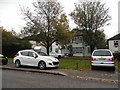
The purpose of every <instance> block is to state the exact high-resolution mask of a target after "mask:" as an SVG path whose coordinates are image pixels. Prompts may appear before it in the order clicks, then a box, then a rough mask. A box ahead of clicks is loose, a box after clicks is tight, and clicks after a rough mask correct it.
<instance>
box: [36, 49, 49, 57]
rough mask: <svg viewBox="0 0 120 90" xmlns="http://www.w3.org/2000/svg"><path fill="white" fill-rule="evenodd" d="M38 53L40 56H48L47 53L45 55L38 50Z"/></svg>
mask: <svg viewBox="0 0 120 90" xmlns="http://www.w3.org/2000/svg"><path fill="white" fill-rule="evenodd" d="M36 52H37V53H38V54H39V55H40V56H48V55H47V54H46V53H44V52H41V51H37V50H36Z"/></svg>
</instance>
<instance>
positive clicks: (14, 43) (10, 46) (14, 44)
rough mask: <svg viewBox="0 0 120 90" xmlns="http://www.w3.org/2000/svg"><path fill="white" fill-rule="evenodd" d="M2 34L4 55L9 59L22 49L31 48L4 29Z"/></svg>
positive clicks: (28, 44) (1, 28)
mask: <svg viewBox="0 0 120 90" xmlns="http://www.w3.org/2000/svg"><path fill="white" fill-rule="evenodd" d="M0 32H2V34H1V36H2V38H1V39H2V40H1V41H2V42H0V45H2V54H3V55H5V56H8V57H11V56H13V55H15V54H16V53H17V51H19V50H22V49H27V48H31V44H30V43H29V42H28V41H26V40H22V39H20V38H18V37H16V36H14V35H13V34H12V32H10V31H7V30H5V29H4V28H3V27H0Z"/></svg>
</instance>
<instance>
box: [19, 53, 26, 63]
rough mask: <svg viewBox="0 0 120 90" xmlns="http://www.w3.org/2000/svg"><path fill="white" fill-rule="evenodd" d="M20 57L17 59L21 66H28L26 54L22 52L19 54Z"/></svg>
mask: <svg viewBox="0 0 120 90" xmlns="http://www.w3.org/2000/svg"><path fill="white" fill-rule="evenodd" d="M20 54H21V56H20V57H19V59H20V61H21V64H22V65H28V52H27V51H22V52H20Z"/></svg>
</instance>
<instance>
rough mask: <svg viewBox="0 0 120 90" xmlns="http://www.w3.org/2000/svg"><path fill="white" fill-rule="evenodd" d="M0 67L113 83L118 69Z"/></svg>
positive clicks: (117, 74)
mask: <svg viewBox="0 0 120 90" xmlns="http://www.w3.org/2000/svg"><path fill="white" fill-rule="evenodd" d="M2 69H7V70H18V71H27V72H37V73H46V74H54V75H61V76H69V77H71V78H78V79H84V80H96V81H102V82H113V83H118V82H119V81H118V76H119V71H118V70H116V71H115V72H113V71H109V70H71V69H60V68H57V69H47V70H39V69H37V68H35V67H21V68H16V67H15V65H14V64H8V65H4V66H2Z"/></svg>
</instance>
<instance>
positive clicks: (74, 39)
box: [72, 36, 83, 44]
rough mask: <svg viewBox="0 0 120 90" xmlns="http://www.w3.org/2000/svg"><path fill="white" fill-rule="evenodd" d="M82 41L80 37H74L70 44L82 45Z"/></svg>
mask: <svg viewBox="0 0 120 90" xmlns="http://www.w3.org/2000/svg"><path fill="white" fill-rule="evenodd" d="M82 41H83V38H82V36H76V37H74V38H73V39H72V43H75V44H77V43H82Z"/></svg>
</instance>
